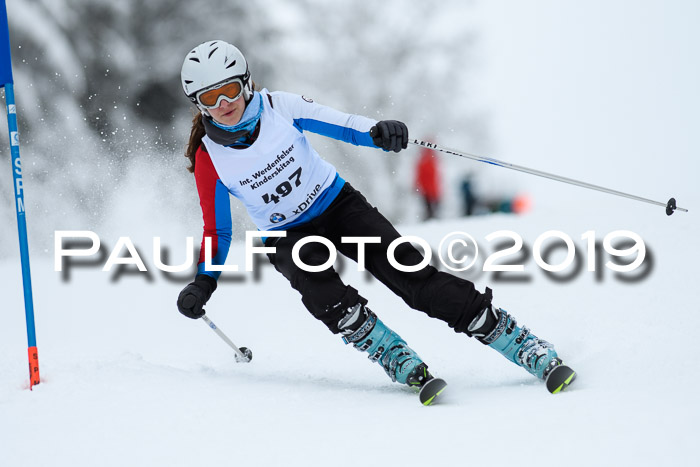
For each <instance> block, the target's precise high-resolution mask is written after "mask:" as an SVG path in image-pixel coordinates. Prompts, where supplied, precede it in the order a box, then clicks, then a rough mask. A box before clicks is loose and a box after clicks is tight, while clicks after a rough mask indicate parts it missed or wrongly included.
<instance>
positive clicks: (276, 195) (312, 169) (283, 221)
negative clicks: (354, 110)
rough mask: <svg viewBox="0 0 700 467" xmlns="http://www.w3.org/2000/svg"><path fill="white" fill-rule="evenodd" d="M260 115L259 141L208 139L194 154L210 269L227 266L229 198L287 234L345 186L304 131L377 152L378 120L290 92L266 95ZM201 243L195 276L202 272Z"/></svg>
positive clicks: (262, 225)
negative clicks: (374, 131)
mask: <svg viewBox="0 0 700 467" xmlns="http://www.w3.org/2000/svg"><path fill="white" fill-rule="evenodd" d="M261 94H262V96H263V99H262V101H263V111H262V114H261V116H260V131H259V134H258V137H257V139H256V140H255V142H254V143H253V144H252V145H251V146H250V147H247V148H243V149H237V148H230V147H226V146H222V145H220V144H217V143H215V142H214V141H212V140H211V138H209V137H208V136H204V138H202V143H203V145H202V146H200V148H199V149H198V151H197V154H196V164H195V180H196V182H197V191H198V192H199V199H200V205H201V207H202V213H203V217H204V238H206V237H210V238H211V241H212V264H214V265H221V264H223V263H224V262H225V260H226V256H227V254H228V249H229V245H230V242H231V231H232V228H231V211H230V209H231V207H230V201H229V194H231V195H233V196H235V197H236V198H238V199H240V200H241V201H242V202H243V204H244V205H245V207H246V209H247V210H248V214H249V215H250V217H251V219H252V220H253V222H254V223H255V225H256V226H257V227H258V229H260V230H285V229H288V228H290V227H293V226H295V225H299V224H303V223H305V222H308V221H309V220H311V219H313V218H314V217H316V216H318V215H320V214H321V213H322V212H323V211H324V210H325V209H326V208H327V207H328V206H329V205H330V203H331V202H332V201H333V200H334V199H335V198H336V196H337V195H338V193H339V192H340V190H341V188H342V187H343V185H344V183H345V181H344V180H343V179H342V178H341V177H340V176H339V175H338V173H337V171H336V169H335V167H333V165H331V164H329V163H328V162H326V161H325V160H323V159H321V157H320V156H319V155H318V153H317V152H316V151H315V150H314V149H313V148H312V147H311V145H310V144H309V141H308V140H307V138H306V136H304V133H303V132H304V131H311V132H313V133H318V134H321V135H324V136H328V137H331V138H335V139H338V140H341V141H345V142H348V143H352V144H355V145H360V146H370V147H375V145H374V143H373V142H372V138H371V137H370V135H369V130H370V128H372V126H374V125H375V124H376V123H377V122H376V121H375V120H372V119H369V118H366V117H362V116H359V115H350V114H346V113H343V112H340V111H338V110H335V109H332V108H330V107H326V106H323V105H319V104H316V103H314V102H313V101H312V100H311V99H308V98H305V97H303V96H299V95H296V94H290V93H286V92H268V91H267V90H265V89H264V90H262V91H261ZM204 238H203V239H202V250H201V251H202V253H201V254H200V258H199V264H198V273H199V274H208V275H210V276H212V277H214V278H217V277H218V275H219V273H218V272H215V271H205V270H204V251H205V250H204Z"/></svg>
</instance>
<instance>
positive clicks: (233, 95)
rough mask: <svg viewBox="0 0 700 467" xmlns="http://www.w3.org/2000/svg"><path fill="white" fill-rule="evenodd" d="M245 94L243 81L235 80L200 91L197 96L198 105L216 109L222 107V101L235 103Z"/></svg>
mask: <svg viewBox="0 0 700 467" xmlns="http://www.w3.org/2000/svg"><path fill="white" fill-rule="evenodd" d="M242 94H243V81H242V80H241V79H240V78H233V79H231V80H228V81H224V82H223V83H220V84H217V85H215V86H212V87H210V88H207V89H204V90H202V91H199V92H198V93H197V94H196V99H197V103H198V104H199V105H201V106H202V107H204V108H205V109H215V108H217V107H218V106H219V105H221V101H222V100H226V101H228V102H234V101H236V100H238V98H240V97H241V95H242Z"/></svg>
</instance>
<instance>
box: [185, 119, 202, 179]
mask: <svg viewBox="0 0 700 467" xmlns="http://www.w3.org/2000/svg"><path fill="white" fill-rule="evenodd" d="M204 134H205V131H204V123H203V122H202V112H197V113H196V114H195V116H194V118H193V119H192V130H190V141H189V142H188V143H187V148H186V149H185V157H186V158H188V159H189V160H190V166H189V167H187V170H189V171H190V173H194V163H195V156H196V155H197V149H199V146H201V145H202V138H204Z"/></svg>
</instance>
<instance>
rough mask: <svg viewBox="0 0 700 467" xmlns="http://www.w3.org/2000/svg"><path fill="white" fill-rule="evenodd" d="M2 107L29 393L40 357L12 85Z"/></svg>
mask: <svg viewBox="0 0 700 467" xmlns="http://www.w3.org/2000/svg"><path fill="white" fill-rule="evenodd" d="M5 103H6V105H7V125H8V128H9V131H10V152H11V155H12V175H13V179H14V191H15V210H16V213H17V230H18V233H19V251H20V259H21V263H22V284H23V286H24V311H25V315H26V319H27V343H28V347H29V348H28V354H29V388H30V389H31V387H32V386H33V385H35V384H39V356H38V352H37V348H36V331H35V327H34V300H33V298H32V278H31V270H30V267H29V245H28V243H27V222H26V219H25V211H24V182H23V179H22V163H21V159H20V157H19V132H18V129H17V107H16V106H15V95H14V89H13V86H12V84H11V83H7V84H5Z"/></svg>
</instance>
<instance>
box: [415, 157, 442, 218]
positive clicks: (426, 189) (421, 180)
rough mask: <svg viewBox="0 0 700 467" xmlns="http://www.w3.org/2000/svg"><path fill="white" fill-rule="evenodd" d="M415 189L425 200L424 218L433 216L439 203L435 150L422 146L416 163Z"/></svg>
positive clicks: (438, 181) (438, 180)
mask: <svg viewBox="0 0 700 467" xmlns="http://www.w3.org/2000/svg"><path fill="white" fill-rule="evenodd" d="M416 190H418V192H419V193H420V195H421V196H422V197H423V201H424V202H425V220H428V219H432V218H434V217H435V213H436V211H437V209H438V206H439V204H440V195H441V190H440V173H439V171H438V160H437V154H435V151H433V150H432V149H428V148H422V149H421V153H420V159H418V164H417V165H416Z"/></svg>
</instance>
